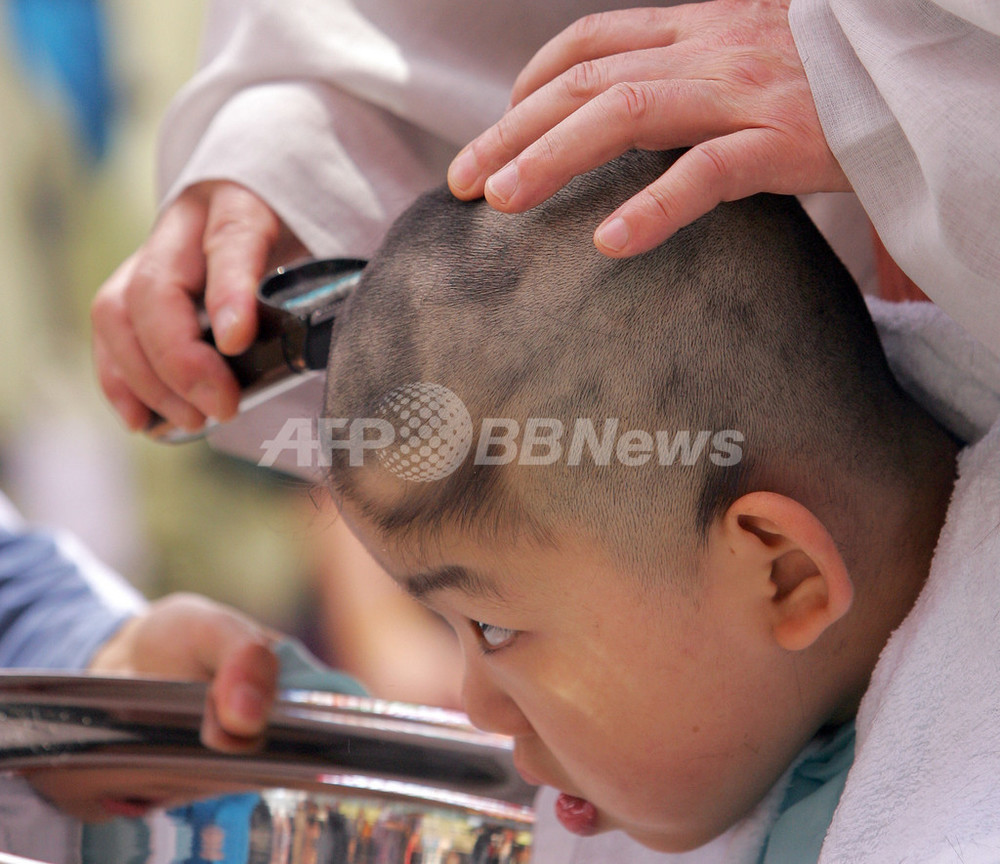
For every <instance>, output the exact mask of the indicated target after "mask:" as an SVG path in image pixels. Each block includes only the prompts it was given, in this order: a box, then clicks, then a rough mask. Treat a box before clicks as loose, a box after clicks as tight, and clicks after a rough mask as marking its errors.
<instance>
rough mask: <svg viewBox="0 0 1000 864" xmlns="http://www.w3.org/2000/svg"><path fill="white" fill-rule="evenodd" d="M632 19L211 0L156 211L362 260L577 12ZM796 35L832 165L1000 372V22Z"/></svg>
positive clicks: (555, 2) (559, 12) (972, 10)
mask: <svg viewBox="0 0 1000 864" xmlns="http://www.w3.org/2000/svg"><path fill="white" fill-rule="evenodd" d="M633 5H640V4H636V3H635V2H634V0H633V2H629V0H610V2H609V0H546V2H533V3H526V2H517V0H515V2H513V3H511V2H507V3H469V2H459V0H421V2H409V3H407V2H400V0H215V2H214V3H213V5H212V6H211V8H210V15H209V20H208V26H207V30H206V39H205V44H204V51H203V65H202V68H201V70H200V71H199V72H198V73H197V74H196V75H195V77H194V78H193V79H192V81H191V82H190V83H189V84H188V85H187V86H186V87H185V88H184V89H183V90H182V91H181V93H180V94H179V96H178V98H177V100H176V101H175V103H174V105H173V107H172V109H171V111H170V112H169V114H168V117H167V119H166V122H165V124H164V132H163V136H162V146H161V158H160V170H159V182H160V186H161V189H162V190H163V193H164V196H165V199H166V200H170V199H171V198H172V197H173V196H175V195H176V194H177V193H178V191H179V190H180V189H182V188H184V187H185V186H187V185H190V184H191V183H194V182H197V181H199V180H204V179H230V180H235V181H238V182H240V183H243V184H244V185H246V186H248V187H249V188H251V189H252V190H254V191H255V192H257V193H258V194H259V195H260V196H261V197H262V198H263V199H264V200H265V201H267V202H268V203H269V204H270V205H271V206H272V207H273V208H274V209H275V210H276V211H277V212H278V213H279V214H280V215H281V216H282V218H283V219H284V220H285V222H286V223H287V224H288V225H289V226H290V227H291V228H292V229H293V230H294V231H295V232H296V234H297V235H298V236H299V237H300V239H301V240H302V241H303V242H304V243H305V244H306V245H307V246H308V247H309V248H310V249H311V250H312V251H313V252H314V253H315V254H318V255H324V256H326V255H348V256H361V257H364V256H366V255H368V254H370V253H371V252H372V251H373V250H374V249H375V248H376V246H377V245H378V243H379V241H380V239H381V237H382V235H383V234H384V232H385V230H386V228H387V227H388V226H389V224H391V222H392V221H393V219H394V218H395V217H396V216H397V215H398V214H399V213H400V212H401V210H402V209H403V208H404V207H405V206H406V205H407V204H408V203H409V202H410V201H411V200H412V199H413V197H414V196H415V195H416V194H417V193H419V192H421V191H423V190H425V189H427V188H429V187H431V186H435V185H437V184H439V183H440V182H442V181H443V179H444V173H445V168H446V167H447V164H448V161H449V160H450V158H451V157H452V156H453V155H454V153H455V152H456V151H457V149H458V147H459V146H461V145H463V144H465V143H466V142H468V141H469V140H470V139H471V138H472V137H474V136H475V135H476V134H477V133H479V132H480V131H482V130H483V129H484V128H486V127H487V126H488V125H489V124H490V123H492V122H494V121H495V120H496V119H497V118H498V117H499V116H500V114H501V113H502V111H503V108H504V106H505V105H506V102H507V98H508V95H509V91H510V87H511V84H512V82H513V80H514V77H515V75H516V73H517V72H518V71H519V70H520V69H521V68H522V66H523V65H524V64H525V63H526V62H527V60H528V59H529V58H530V57H531V55H532V54H533V53H534V51H535V50H537V48H539V47H540V46H541V45H542V44H543V43H544V42H545V41H546V40H547V39H548V38H550V37H551V36H553V35H555V34H556V33H557V32H558V31H559V30H561V29H562V28H563V27H565V26H566V25H568V24H569V23H571V22H572V21H573V20H575V19H576V18H578V17H580V16H582V15H583V14H585V13H588V12H593V11H598V10H602V9H613V8H622V7H628V6H633ZM790 20H791V23H792V26H793V33H794V36H795V40H796V44H797V46H798V48H799V51H800V53H801V54H802V55H803V58H804V63H805V67H806V71H807V74H808V76H809V80H810V85H811V87H812V89H813V92H814V95H815V97H816V101H817V106H818V109H819V113H820V117H821V120H822V122H823V127H824V130H825V132H826V135H827V137H828V139H829V141H830V144H831V146H832V149H833V151H834V154H835V155H836V156H837V158H838V159H839V160H840V162H841V163H842V165H843V166H844V169H845V171H846V172H847V174H848V176H849V178H850V179H851V182H852V183H853V184H854V186H855V189H856V190H857V191H858V193H859V195H860V196H861V200H862V202H863V203H864V206H865V209H866V210H867V211H868V214H869V215H870V217H871V218H872V220H873V222H874V224H875V226H876V228H877V229H878V231H879V234H880V235H881V237H882V238H883V240H884V242H885V244H886V247H887V248H888V250H889V252H890V254H891V255H892V256H893V257H894V258H895V259H896V260H897V261H898V262H899V263H900V265H901V266H902V267H903V269H904V270H905V271H906V272H907V273H908V274H909V276H910V277H911V278H912V279H913V280H914V281H915V282H916V283H917V284H918V285H919V286H920V287H921V288H923V289H924V291H926V292H927V293H928V294H929V295H930V296H931V297H932V298H933V299H934V300H936V301H937V302H938V303H939V304H940V305H941V306H942V307H943V308H944V309H946V310H948V311H949V313H950V314H951V315H952V316H953V317H954V318H955V319H956V320H957V321H958V322H959V323H961V324H962V325H963V326H964V327H966V328H967V329H968V330H969V331H970V332H972V333H973V334H975V335H976V336H977V338H979V339H980V340H981V341H983V342H984V344H986V345H987V346H989V347H990V349H991V350H992V351H994V353H997V354H998V355H1000V336H998V334H1000V291H998V290H997V280H998V278H1000V209H998V208H1000V185H998V184H1000V4H997V3H996V2H995V0H938V2H936V3H931V2H929V0H880V2H878V3H872V2H870V0H792V6H791V14H790ZM849 197H850V196H833V199H834V202H835V203H834V204H833V205H832V206H834V207H835V209H836V208H840V207H842V206H850V205H849V204H847V202H846V201H845V199H847V198H849ZM824 206H825V207H830V206H831V204H829V203H828V204H826V205H824ZM810 212H811V213H812V212H813V211H812V210H810ZM595 218H596V217H595ZM814 218H815V216H814ZM833 219H834V224H833V227H832V228H831V227H830V223H829V222H828V221H826V220H824V219H822V218H821V219H820V220H819V225H820V228H821V229H823V230H824V233H826V234H827V237H828V239H830V240H831V242H832V244H833V246H834V248H835V249H836V251H837V252H838V254H840V256H841V257H842V258H844V259H845V263H846V264H847V265H848V268H849V269H851V271H852V273H853V274H854V276H855V278H856V279H858V281H859V283H860V284H861V285H862V288H867V287H869V285H868V284H867V283H868V281H869V278H868V277H869V275H870V263H866V261H867V257H866V256H868V255H869V253H868V250H867V248H865V249H862V248H861V246H862V245H865V244H866V242H867V238H866V237H864V230H863V228H864V221H863V220H859V219H857V218H856V216H855V217H847V218H845V217H844V216H843V215H841V216H836V215H835V216H834V217H833ZM852 221H853V222H854V227H853V230H854V232H855V234H854V236H848V237H846V238H845V237H844V236H843V235H844V228H845V226H849V225H850V223H851V222H852ZM595 227H596V222H595ZM859 229H861V230H860V242H859V235H858V234H857V232H858V230H859ZM842 241H843V242H842ZM858 256H860V259H859V258H858ZM859 262H860V263H859Z"/></svg>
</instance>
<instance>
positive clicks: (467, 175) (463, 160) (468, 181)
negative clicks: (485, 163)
mask: <svg viewBox="0 0 1000 864" xmlns="http://www.w3.org/2000/svg"><path fill="white" fill-rule="evenodd" d="M478 179H479V160H478V159H476V154H475V153H474V152H473V151H472V149H471V148H470V149H468V150H463V151H462V152H461V153H459V154H458V156H456V157H455V161H454V162H452V163H451V167H450V168H449V169H448V182H449V183H451V185H452V186H453V187H454V188H456V189H460V190H463V191H464V190H466V189H468V188H469V187H471V186H472V184H473V183H475V182H476V181H477V180H478Z"/></svg>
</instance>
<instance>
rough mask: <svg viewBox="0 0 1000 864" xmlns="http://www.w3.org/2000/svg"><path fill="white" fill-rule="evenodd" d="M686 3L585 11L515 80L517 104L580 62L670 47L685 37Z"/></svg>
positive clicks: (513, 97)
mask: <svg viewBox="0 0 1000 864" xmlns="http://www.w3.org/2000/svg"><path fill="white" fill-rule="evenodd" d="M684 13H685V7H683V6H681V7H673V8H667V9H658V8H652V9H648V8H647V9H626V10H622V11H621V12H597V13H594V14H592V15H585V16H584V17H583V18H580V19H579V20H577V21H574V22H573V23H572V24H571V25H570V26H569V27H567V28H566V29H565V30H563V31H562V32H561V33H559V34H558V35H557V36H554V37H553V38H552V39H550V40H549V41H548V42H546V43H545V45H543V46H542V47H541V48H540V49H538V51H537V52H536V54H535V56H534V57H532V58H531V60H529V61H528V65H527V66H525V67H524V69H522V70H521V72H520V73H519V74H518V76H517V78H516V79H515V80H514V87H513V88H512V90H511V95H510V103H511V106H512V107H513V106H515V105H517V104H519V103H520V102H522V101H523V100H524V99H526V98H527V97H528V96H529V95H530V94H532V93H534V92H535V91H536V90H538V89H539V88H541V87H543V86H544V85H546V84H548V83H549V82H550V81H553V80H554V79H555V78H557V77H559V76H560V75H562V74H563V73H564V72H567V71H568V70H570V69H572V68H573V67H574V66H576V65H577V64H579V63H585V62H587V61H590V60H596V59H598V58H601V57H609V56H611V55H613V54H623V53H626V52H630V51H641V50H643V49H645V48H659V47H662V46H665V45H673V44H674V43H675V42H677V40H678V39H680V38H683V34H684V32H685V31H684V29H683V28H684V24H685V22H686V20H687V16H686V15H685V14H684Z"/></svg>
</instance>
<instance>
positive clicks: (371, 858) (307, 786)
mask: <svg viewBox="0 0 1000 864" xmlns="http://www.w3.org/2000/svg"><path fill="white" fill-rule="evenodd" d="M204 701H205V686H204V685H202V684H192V683H186V682H173V681H149V680H135V679H124V678H97V677H90V676H83V675H55V674H52V675H48V674H38V675H27V676H26V675H19V674H16V673H0V864H2V862H4V861H14V860H16V859H14V858H11V857H10V855H17V856H22V857H23V858H27V859H30V860H33V861H44V862H46V864H63V862H65V864H118V862H123V864H124V862H129V864H140V862H158V864H159V862H163V864H168V862H178V864H179V862H209V861H223V862H227V864H248V862H274V864H279V862H280V864H513V862H524V861H528V860H529V857H530V849H531V834H532V827H533V820H534V814H533V811H532V809H531V801H532V798H533V795H534V788H533V787H531V786H529V785H527V784H526V783H524V782H523V781H522V780H521V778H520V777H519V776H518V775H517V773H516V771H515V770H514V767H513V764H512V762H511V743H510V741H509V739H507V738H504V737H503V736H498V735H490V734H486V733H483V732H479V731H477V730H476V729H474V728H472V727H471V726H470V725H469V723H468V721H467V719H466V718H465V716H464V715H462V714H458V713H456V712H452V711H445V710H442V709H436V708H425V707H420V706H414V705H404V704H401V703H395V702H383V701H379V700H373V699H365V698H359V697H356V696H343V695H338V694H331V693H322V692H313V691H302V690H295V691H285V692H284V693H282V694H281V697H280V698H279V700H278V702H277V704H276V706H275V709H274V712H273V715H272V721H271V725H270V728H269V733H268V736H267V740H266V743H265V744H264V746H263V747H262V748H261V749H260V750H259V751H257V752H255V753H253V754H251V755H240V756H233V755H225V754H220V753H216V752H214V751H211V750H208V749H207V748H205V747H204V746H203V745H202V744H201V742H200V741H199V738H198V730H199V727H200V723H201V717H202V709H203V706H204ZM4 853H9V854H8V855H5V854H4Z"/></svg>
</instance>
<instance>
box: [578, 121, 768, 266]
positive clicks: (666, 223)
mask: <svg viewBox="0 0 1000 864" xmlns="http://www.w3.org/2000/svg"><path fill="white" fill-rule="evenodd" d="M769 134H773V133H769V131H767V130H759V129H749V130H743V131H740V132H734V133H733V134H731V135H727V136H724V137H721V138H713V139H712V140H710V141H707V142H705V143H704V144H701V145H699V146H697V147H694V148H692V149H691V150H688V151H687V152H686V153H685V154H684V155H683V156H681V157H680V158H679V159H678V160H677V161H676V162H675V163H674V164H673V165H672V166H671V167H670V169H669V170H668V171H667V172H666V173H665V174H664V175H663V176H662V177H660V178H659V179H658V180H657V181H656V182H654V183H652V184H650V185H649V186H647V187H646V188H645V189H643V190H642V191H641V192H639V193H638V194H636V195H634V196H633V197H632V198H630V199H629V200H628V201H626V202H625V203H624V204H622V205H621V207H619V208H618V209H617V210H615V211H614V212H613V213H612V214H611V215H610V216H609V217H608V218H607V219H605V220H604V222H602V223H601V225H600V226H598V228H597V230H596V231H595V232H594V244H595V245H596V246H597V248H598V249H599V250H600V251H601V252H603V253H604V254H606V255H610V256H612V257H617V258H625V257H627V256H629V255H636V254H638V253H640V252H645V251H647V250H649V249H652V248H653V247H654V246H657V245H658V244H660V243H662V242H663V241H664V240H665V239H666V238H667V237H669V236H671V235H672V234H673V233H674V232H675V231H677V230H678V229H680V228H682V227H683V226H685V225H688V224H690V223H691V222H694V221H695V219H697V218H698V217H700V216H703V215H704V214H705V213H708V212H709V211H710V210H712V209H713V208H714V207H716V206H717V205H718V204H720V203H722V202H723V201H734V200H737V199H739V198H744V197H746V196H749V195H753V194H756V193H757V192H760V191H761V190H763V189H766V188H770V187H771V186H772V185H773V180H772V178H773V173H774V170H775V164H774V156H775V153H774V150H775V148H774V147H771V146H769V142H768V136H769Z"/></svg>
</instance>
